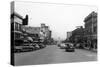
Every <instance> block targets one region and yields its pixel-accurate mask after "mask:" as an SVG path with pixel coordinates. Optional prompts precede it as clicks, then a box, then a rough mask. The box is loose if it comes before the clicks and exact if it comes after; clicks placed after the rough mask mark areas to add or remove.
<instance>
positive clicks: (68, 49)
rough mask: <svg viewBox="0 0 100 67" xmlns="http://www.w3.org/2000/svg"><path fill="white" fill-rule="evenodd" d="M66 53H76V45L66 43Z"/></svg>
mask: <svg viewBox="0 0 100 67" xmlns="http://www.w3.org/2000/svg"><path fill="white" fill-rule="evenodd" d="M65 51H68V52H74V51H75V48H74V45H73V44H72V43H66V49H65Z"/></svg>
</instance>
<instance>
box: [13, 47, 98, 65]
mask: <svg viewBox="0 0 100 67" xmlns="http://www.w3.org/2000/svg"><path fill="white" fill-rule="evenodd" d="M96 60H97V53H95V52H92V51H88V50H83V49H75V52H65V50H64V49H60V48H59V47H57V46H56V45H53V46H47V47H46V48H44V49H40V50H37V51H33V52H25V53H16V54H15V65H34V64H50V63H69V62H84V61H96Z"/></svg>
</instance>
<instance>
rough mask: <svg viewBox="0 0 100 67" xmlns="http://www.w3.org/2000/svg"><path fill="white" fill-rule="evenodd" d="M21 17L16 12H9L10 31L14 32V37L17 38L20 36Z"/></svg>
mask: <svg viewBox="0 0 100 67" xmlns="http://www.w3.org/2000/svg"><path fill="white" fill-rule="evenodd" d="M22 24H23V17H22V16H21V15H19V14H18V13H13V14H11V32H12V33H14V38H15V39H19V38H21V36H22V34H23V33H22Z"/></svg>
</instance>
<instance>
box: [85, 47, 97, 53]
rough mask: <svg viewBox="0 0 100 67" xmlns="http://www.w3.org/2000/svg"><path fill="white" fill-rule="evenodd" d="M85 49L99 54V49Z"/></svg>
mask: <svg viewBox="0 0 100 67" xmlns="http://www.w3.org/2000/svg"><path fill="white" fill-rule="evenodd" d="M84 49H86V50H89V51H93V52H97V49H91V50H90V49H89V48H87V47H84Z"/></svg>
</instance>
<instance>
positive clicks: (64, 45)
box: [10, 1, 98, 66]
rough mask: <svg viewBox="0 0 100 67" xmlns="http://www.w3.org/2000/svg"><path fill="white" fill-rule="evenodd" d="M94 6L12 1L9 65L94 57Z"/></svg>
mask: <svg viewBox="0 0 100 67" xmlns="http://www.w3.org/2000/svg"><path fill="white" fill-rule="evenodd" d="M97 11H98V9H97V7H95V6H88V5H76V4H73V5H71V4H62V3H44V2H24V1H13V2H11V15H10V20H11V22H10V24H11V65H14V66H23V65H40V64H59V63H75V62H89V61H97V60H98V57H97V52H98V44H97V41H98V37H97V33H98V31H97V25H98V24H97V22H98V21H97V18H98V17H97V16H98V12H97Z"/></svg>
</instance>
